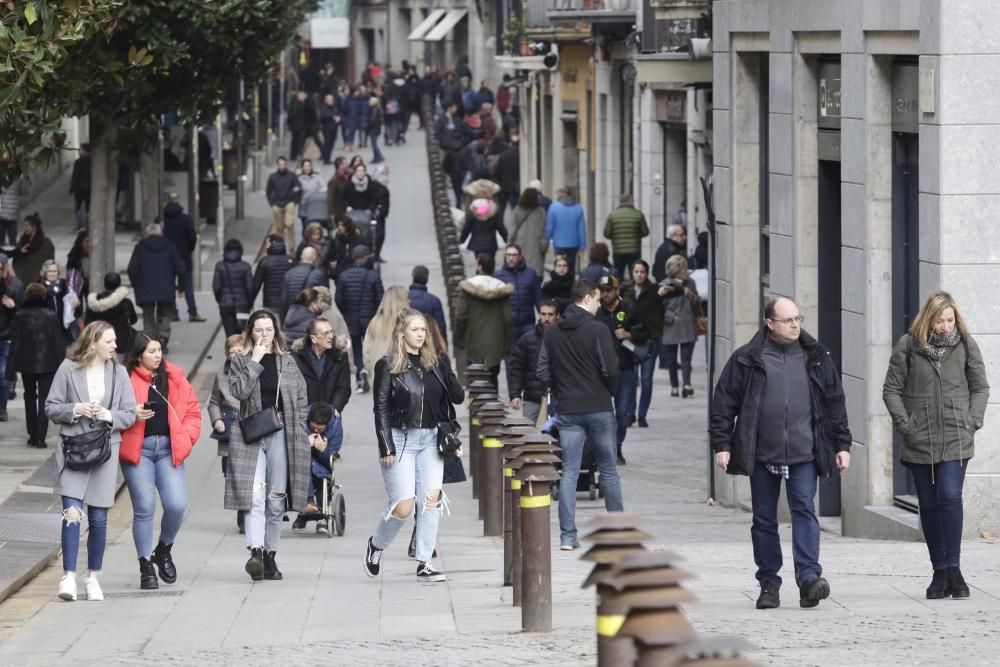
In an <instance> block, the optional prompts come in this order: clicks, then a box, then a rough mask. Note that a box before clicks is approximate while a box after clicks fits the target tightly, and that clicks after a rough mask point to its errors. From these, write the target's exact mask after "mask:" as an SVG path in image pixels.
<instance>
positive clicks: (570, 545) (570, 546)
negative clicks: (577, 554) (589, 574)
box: [559, 541, 580, 551]
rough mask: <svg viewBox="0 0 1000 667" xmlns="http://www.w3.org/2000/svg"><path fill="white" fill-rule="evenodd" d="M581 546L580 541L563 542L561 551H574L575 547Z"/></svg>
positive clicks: (560, 546) (560, 547)
mask: <svg viewBox="0 0 1000 667" xmlns="http://www.w3.org/2000/svg"><path fill="white" fill-rule="evenodd" d="M579 548H580V543H579V542H575V541H574V542H563V543H562V544H560V545H559V550H560V551H573V550H574V549H579Z"/></svg>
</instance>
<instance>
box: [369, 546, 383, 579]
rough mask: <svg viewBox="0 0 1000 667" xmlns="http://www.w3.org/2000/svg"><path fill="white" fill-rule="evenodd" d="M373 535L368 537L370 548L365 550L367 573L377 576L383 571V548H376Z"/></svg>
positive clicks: (370, 575)
mask: <svg viewBox="0 0 1000 667" xmlns="http://www.w3.org/2000/svg"><path fill="white" fill-rule="evenodd" d="M372 539H373V538H371V537H369V538H368V548H367V550H366V551H365V574H367V575H368V576H369V577H377V576H378V575H379V572H381V571H382V565H381V562H382V550H381V549H376V548H375V544H374V543H373V542H372Z"/></svg>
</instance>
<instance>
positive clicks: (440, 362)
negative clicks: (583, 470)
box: [365, 308, 465, 582]
mask: <svg viewBox="0 0 1000 667" xmlns="http://www.w3.org/2000/svg"><path fill="white" fill-rule="evenodd" d="M464 400H465V391H464V390H463V389H462V385H460V384H459V382H458V378H456V377H455V373H454V372H453V371H452V369H451V363H450V362H449V361H448V357H447V356H445V355H443V354H438V353H437V351H436V350H435V349H434V345H433V343H432V342H431V340H430V338H429V337H428V335H427V320H426V319H425V318H424V315H423V314H422V313H420V312H419V311H417V310H412V309H410V308H407V309H405V310H403V311H402V312H401V313H400V314H399V316H398V317H397V319H396V325H395V327H394V329H393V333H392V345H391V348H390V350H389V353H388V354H387V355H386V356H384V357H383V358H381V359H379V361H378V363H377V364H375V435H376V437H377V439H378V449H379V463H380V464H381V468H382V477H383V479H384V481H385V489H386V493H387V494H388V496H389V499H388V503H387V504H386V508H385V511H384V512H383V514H382V517H381V518H380V519H379V521H378V523H377V525H376V527H375V533H374V535H372V536H371V537H369V538H368V547H367V551H366V553H365V572H366V573H367V574H368V576H369V577H377V576H378V575H379V573H380V572H381V560H382V551H383V550H384V549H385V548H386V547H388V546H389V545H390V544H391V543H392V540H393V539H394V538H395V537H396V535H397V534H398V533H399V529H400V528H401V527H402V526H403V523H404V522H405V521H406V520H407V518H409V516H410V515H411V514H413V511H414V508H415V506H416V502H417V499H418V498H419V499H420V502H421V503H422V505H421V509H420V511H419V512H418V513H417V538H416V550H415V557H416V559H417V581H420V582H435V581H444V580H445V575H444V573H442V572H439V571H437V570H435V569H434V567H433V565H432V564H431V559H432V558H433V553H434V544H435V542H436V541H437V531H438V523H439V522H440V519H441V512H442V510H446V509H447V502H448V500H447V496H446V495H445V494H444V491H442V489H441V486H442V483H443V479H442V478H443V475H444V459H443V457H442V455H441V454H440V453H439V452H438V446H437V439H438V425H439V424H440V423H441V422H447V421H448V420H449V413H450V407H451V406H450V403H456V404H457V403H461V402H462V401H464Z"/></svg>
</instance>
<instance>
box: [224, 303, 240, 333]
mask: <svg viewBox="0 0 1000 667" xmlns="http://www.w3.org/2000/svg"><path fill="white" fill-rule="evenodd" d="M219 319H221V320H222V330H223V331H225V332H226V337H229V336H234V335H236V334H238V333H243V325H242V324H241V323H240V321H239V320H238V319H236V311H235V310H229V309H223V308H220V309H219Z"/></svg>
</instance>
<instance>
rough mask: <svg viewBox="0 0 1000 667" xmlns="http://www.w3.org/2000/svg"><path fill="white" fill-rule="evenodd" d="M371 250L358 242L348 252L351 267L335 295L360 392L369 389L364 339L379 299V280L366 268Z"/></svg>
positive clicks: (374, 273)
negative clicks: (349, 340) (350, 258)
mask: <svg viewBox="0 0 1000 667" xmlns="http://www.w3.org/2000/svg"><path fill="white" fill-rule="evenodd" d="M370 256H371V251H370V250H369V249H368V246H364V245H357V246H354V249H353V250H352V251H351V257H352V258H353V259H354V266H352V267H351V268H349V269H347V270H346V271H344V272H342V273H341V274H340V275H339V276H338V277H337V292H336V294H335V296H334V298H335V300H336V302H337V308H339V309H340V312H341V313H343V314H344V320H345V321H346V322H347V331H348V333H350V334H351V349H352V351H353V354H354V366H355V368H357V383H358V385H357V388H356V391H357V392H358V393H359V394H364V393H367V392H368V389H369V388H370V384H369V380H368V370H367V369H366V368H365V357H364V349H363V347H362V346H363V345H364V340H365V331H366V330H367V329H368V323H369V322H371V321H372V318H373V317H375V311H376V310H377V309H378V305H379V303H381V301H382V294H383V293H384V290H383V289H382V279H381V278H379V276H378V273H376V272H375V271H374V270H373V269H370V268H368V258H369V257H370Z"/></svg>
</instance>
